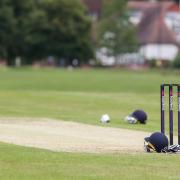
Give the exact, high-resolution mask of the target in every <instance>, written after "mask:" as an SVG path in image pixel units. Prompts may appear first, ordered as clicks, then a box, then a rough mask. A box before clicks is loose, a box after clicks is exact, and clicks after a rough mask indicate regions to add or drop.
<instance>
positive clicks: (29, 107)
mask: <svg viewBox="0 0 180 180" xmlns="http://www.w3.org/2000/svg"><path fill="white" fill-rule="evenodd" d="M179 76H180V72H178V71H172V70H166V71H165V70H152V71H150V70H148V71H137V72H134V71H127V70H120V69H118V70H100V69H99V70H88V69H85V70H73V71H68V70H65V69H64V70H62V69H30V68H22V69H6V68H4V69H0V116H1V117H48V118H55V119H61V120H66V121H78V122H82V123H88V124H95V125H101V124H100V123H99V119H100V117H101V115H102V114H104V113H108V114H109V115H110V117H111V123H110V124H108V126H113V127H121V128H128V129H137V130H143V131H150V132H151V131H158V130H159V129H160V119H159V118H160V103H159V86H160V84H161V83H162V82H164V81H165V82H169V83H170V82H173V83H178V82H179ZM175 103H176V101H175ZM139 108H141V109H144V110H145V111H146V112H147V113H148V116H149V120H148V123H147V125H129V124H126V123H125V122H124V121H123V118H124V116H126V115H128V114H129V113H131V112H132V111H133V110H135V109H139ZM176 123H177V122H176ZM176 123H175V124H176ZM176 127H177V126H176V125H175V132H176V131H177V128H176ZM132 148H133V147H132ZM0 150H1V151H0V178H1V179H25V180H26V179H38V180H39V179H179V176H180V172H179V171H178V167H179V166H180V157H178V156H174V155H162V154H134V155H132V154H131V155H129V154H102V155H100V154H97V155H95V154H78V153H77V154H73V153H54V152H50V151H45V150H36V149H31V148H23V147H17V146H13V145H7V144H0Z"/></svg>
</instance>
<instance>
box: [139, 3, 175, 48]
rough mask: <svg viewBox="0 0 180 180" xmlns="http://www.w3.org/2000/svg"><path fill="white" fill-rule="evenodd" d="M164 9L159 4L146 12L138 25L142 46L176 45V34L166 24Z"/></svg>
mask: <svg viewBox="0 0 180 180" xmlns="http://www.w3.org/2000/svg"><path fill="white" fill-rule="evenodd" d="M164 12H165V11H164V7H163V6H162V5H161V4H157V5H156V7H153V8H152V7H151V8H149V9H147V10H146V11H145V12H144V16H143V18H142V20H141V22H140V23H139V25H138V39H139V41H140V44H175V45H177V41H176V37H175V33H174V32H173V31H172V30H170V29H169V28H168V27H167V25H166V24H165V22H164Z"/></svg>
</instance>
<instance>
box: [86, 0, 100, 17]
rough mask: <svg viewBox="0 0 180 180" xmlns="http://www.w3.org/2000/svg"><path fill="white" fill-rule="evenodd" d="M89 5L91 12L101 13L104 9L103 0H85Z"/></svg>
mask: <svg viewBox="0 0 180 180" xmlns="http://www.w3.org/2000/svg"><path fill="white" fill-rule="evenodd" d="M83 2H84V3H85V5H86V6H87V7H88V10H89V12H90V13H97V14H99V15H100V13H101V10H102V0H83Z"/></svg>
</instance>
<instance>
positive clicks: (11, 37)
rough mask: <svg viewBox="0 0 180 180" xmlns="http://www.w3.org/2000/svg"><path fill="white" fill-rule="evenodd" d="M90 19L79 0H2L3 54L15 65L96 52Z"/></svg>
mask: <svg viewBox="0 0 180 180" xmlns="http://www.w3.org/2000/svg"><path fill="white" fill-rule="evenodd" d="M90 27H91V23H90V20H89V18H88V17H87V16H86V15H85V9H84V7H83V6H82V4H81V3H80V1H79V0H68V1H67V0H28V1H27V0H1V1H0V56H1V57H3V58H6V59H8V64H9V65H13V64H14V59H15V58H16V57H21V59H23V60H24V63H27V62H28V63H32V60H33V59H41V58H44V57H47V56H49V55H51V56H54V57H57V58H65V59H67V60H69V61H71V60H73V59H75V58H76V59H79V60H81V61H83V60H87V59H88V58H90V57H92V56H93V49H92V45H91V39H90Z"/></svg>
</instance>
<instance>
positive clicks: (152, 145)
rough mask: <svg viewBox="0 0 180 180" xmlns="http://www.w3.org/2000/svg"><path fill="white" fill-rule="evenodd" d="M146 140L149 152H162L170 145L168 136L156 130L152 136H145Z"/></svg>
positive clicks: (146, 147)
mask: <svg viewBox="0 0 180 180" xmlns="http://www.w3.org/2000/svg"><path fill="white" fill-rule="evenodd" d="M144 141H145V142H144V147H145V150H146V151H147V152H151V151H155V152H157V153H160V152H162V150H163V149H164V148H165V147H168V138H167V137H166V135H164V134H163V133H161V132H155V133H153V134H151V136H149V137H145V138H144Z"/></svg>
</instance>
